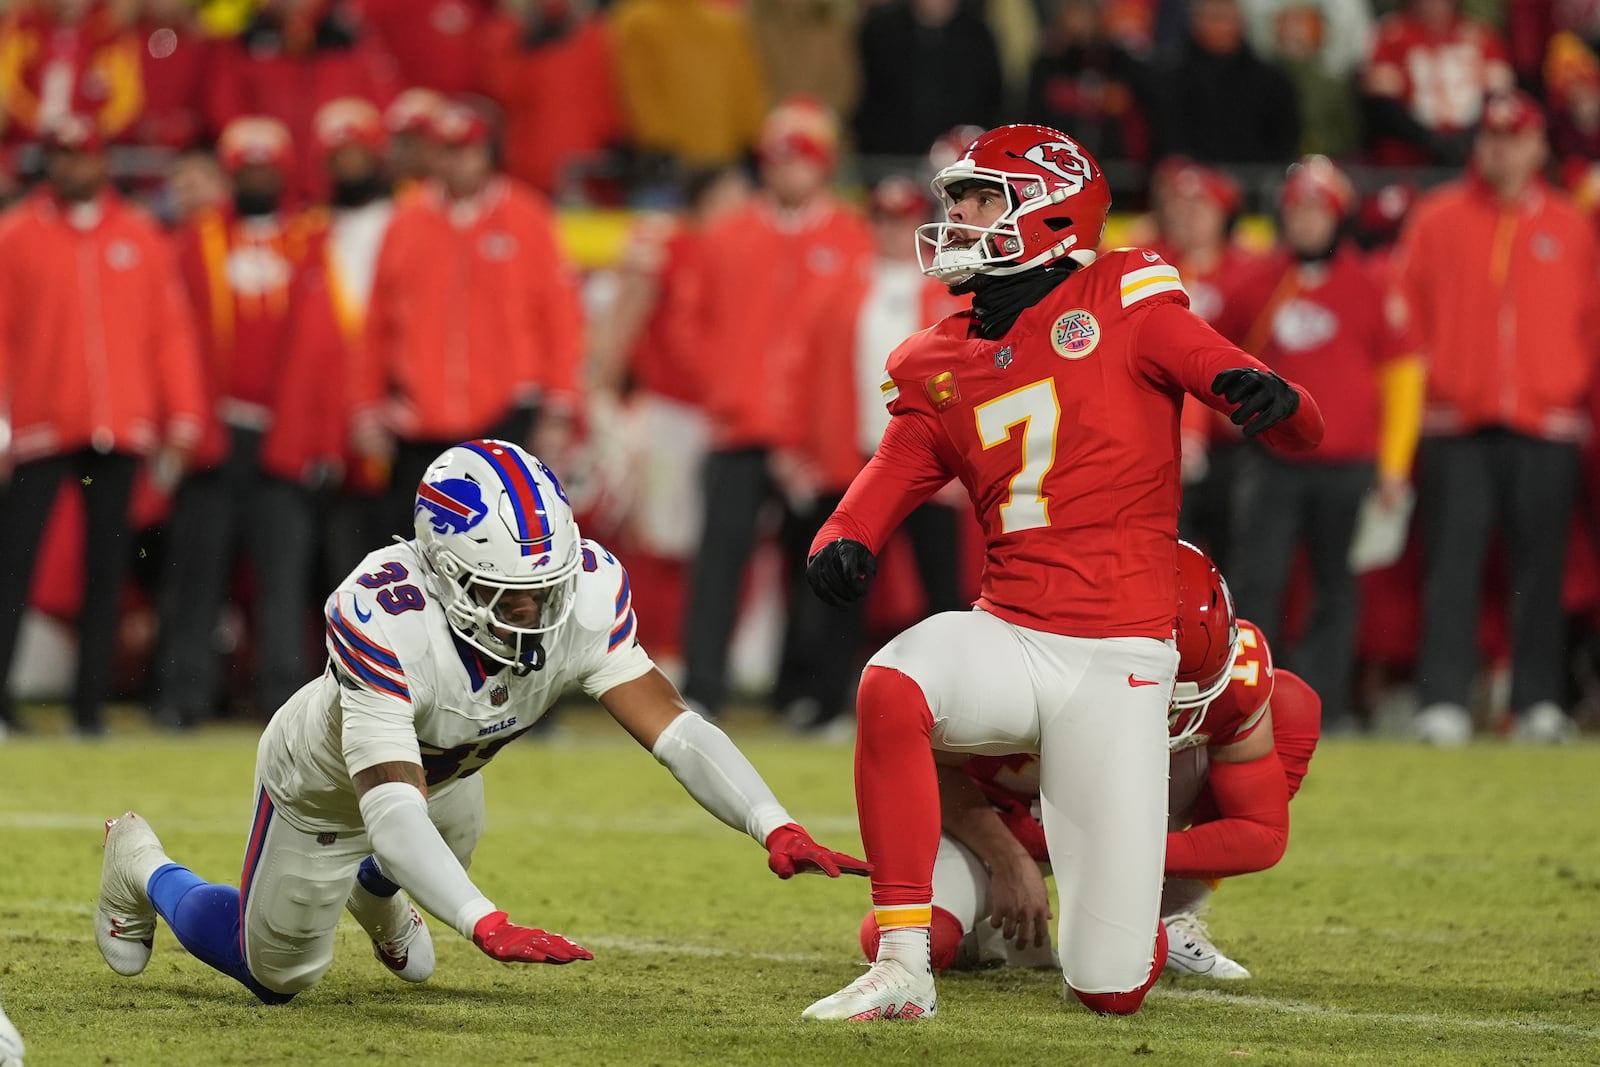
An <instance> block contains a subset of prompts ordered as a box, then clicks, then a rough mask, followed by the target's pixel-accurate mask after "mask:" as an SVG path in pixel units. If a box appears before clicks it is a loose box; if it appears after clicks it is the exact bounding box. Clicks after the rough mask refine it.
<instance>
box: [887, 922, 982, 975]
mask: <svg viewBox="0 0 1600 1067" xmlns="http://www.w3.org/2000/svg"><path fill="white" fill-rule="evenodd" d="M882 936H883V934H882V933H881V932H880V931H879V930H878V914H877V912H872V911H869V912H867V914H866V915H865V916H863V917H862V919H861V952H862V954H863V955H864V956H866V957H867V962H868V963H877V962H878V939H879V938H880V937H882ZM964 936H965V935H964V934H962V932H961V920H960V919H957V918H956V917H955V916H954V915H951V914H950V913H949V912H948V911H945V910H944V909H943V908H934V909H933V929H932V931H931V932H930V934H929V948H930V954H931V956H932V963H933V973H934V974H943V973H944V972H945V971H947V970H949V969H950V965H951V964H952V963H954V962H955V961H956V952H957V951H958V950H959V949H960V948H961V939H962V937H964Z"/></svg>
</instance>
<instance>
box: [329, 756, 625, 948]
mask: <svg viewBox="0 0 1600 1067" xmlns="http://www.w3.org/2000/svg"><path fill="white" fill-rule="evenodd" d="M352 781H353V782H354V783H355V787H356V796H357V797H358V798H359V799H360V803H361V819H362V822H364V823H365V824H366V827H367V839H368V840H369V841H370V842H371V843H372V852H373V854H374V855H375V856H377V858H378V866H379V867H380V868H382V870H383V874H384V877H386V878H388V879H389V880H391V881H393V882H397V883H399V884H400V885H401V886H402V887H403V888H404V889H405V890H406V891H407V892H408V893H410V894H411V897H412V899H413V900H415V901H416V902H417V903H418V904H421V905H422V906H423V907H424V908H425V909H427V910H428V912H430V913H431V914H433V915H437V916H438V917H439V918H441V919H444V920H446V921H447V922H449V923H450V924H451V925H452V926H454V927H455V928H456V929H457V930H458V931H459V932H460V933H461V936H462V937H467V938H471V939H472V942H473V944H475V945H477V946H478V947H479V948H480V949H482V950H483V951H484V952H485V953H487V954H488V955H490V956H492V957H494V958H495V959H497V960H500V961H501V962H503V963H571V962H572V961H573V960H592V959H594V954H593V953H591V952H590V951H589V950H588V949H586V948H584V947H583V946H581V945H577V944H574V943H573V942H571V941H568V940H567V939H566V938H564V937H562V936H561V935H560V934H552V933H547V932H546V931H544V930H536V929H533V928H532V927H527V926H517V925H515V924H513V923H512V922H511V921H510V920H509V919H508V918H507V916H506V913H505V912H503V911H499V910H497V909H496V908H495V906H494V905H493V904H491V903H490V902H489V898H488V897H485V896H484V895H483V894H482V893H481V892H479V890H478V887H477V886H475V885H473V884H472V879H470V878H468V877H467V872H466V870H465V869H464V868H463V867H462V866H461V861H460V860H458V859H456V856H455V853H453V852H451V851H450V846H449V845H446V844H445V843H444V838H442V837H440V836H439V830H438V828H437V827H435V826H434V825H433V820H432V819H430V818H429V817H428V780H427V777H426V775H425V774H424V773H423V770H422V765H421V764H419V763H411V762H409V761H404V760H395V761H391V762H388V763H378V764H374V765H373V766H371V767H367V768H365V769H363V770H360V771H357V772H356V773H355V775H354V777H353V779H352Z"/></svg>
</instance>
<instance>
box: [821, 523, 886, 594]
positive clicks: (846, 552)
mask: <svg viewBox="0 0 1600 1067" xmlns="http://www.w3.org/2000/svg"><path fill="white" fill-rule="evenodd" d="M877 573H878V561H877V559H876V558H874V556H873V555H872V551H871V550H870V549H868V548H867V546H866V545H864V544H862V543H861V542H860V541H852V540H850V539H849V538H848V537H841V538H839V539H838V540H837V541H830V542H828V543H827V544H825V545H823V546H822V548H821V549H819V550H818V551H817V554H816V555H814V556H812V557H811V561H810V562H809V563H807V564H806V581H808V582H810V583H811V588H812V589H813V590H814V591H815V592H816V594H817V596H819V597H821V598H822V599H823V600H824V601H826V602H827V603H829V604H832V605H833V606H834V607H836V608H844V607H849V606H850V605H851V604H853V603H854V602H855V601H857V600H860V599H861V598H862V597H864V596H866V595H867V586H868V585H870V584H871V582H872V576H873V575H875V574H877Z"/></svg>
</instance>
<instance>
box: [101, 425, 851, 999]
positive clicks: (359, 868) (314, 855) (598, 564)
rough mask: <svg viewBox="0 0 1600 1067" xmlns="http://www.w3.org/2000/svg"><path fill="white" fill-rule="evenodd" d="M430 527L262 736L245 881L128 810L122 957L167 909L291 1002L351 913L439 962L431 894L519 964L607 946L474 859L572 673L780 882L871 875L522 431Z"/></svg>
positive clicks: (339, 604) (192, 940) (499, 447)
mask: <svg viewBox="0 0 1600 1067" xmlns="http://www.w3.org/2000/svg"><path fill="white" fill-rule="evenodd" d="M415 528H416V540H414V541H406V542H398V543H396V544H392V545H389V546H387V547H385V548H382V549H379V550H378V551H376V552H374V553H372V554H371V555H369V556H368V557H367V558H366V559H365V560H363V561H362V563H361V565H360V566H359V567H358V568H357V569H356V570H355V572H354V573H352V574H351V575H350V576H349V578H348V579H346V581H345V582H344V583H343V584H342V585H340V586H339V588H338V589H336V590H335V591H334V593H333V595H332V596H330V597H329V598H328V602H327V607H326V609H325V614H326V622H327V647H328V666H327V669H326V670H325V671H324V672H323V674H322V676H321V677H320V678H317V679H316V680H315V681H312V682H310V683H308V684H307V685H306V686H305V687H303V688H302V689H301V690H300V691H299V692H298V693H296V694H295V695H294V696H293V697H291V698H290V699H289V701H288V702H287V703H286V704H285V705H284V706H283V707H282V708H281V709H279V711H278V713H277V714H276V715H275V716H274V717H273V719H272V721H271V723H270V724H269V725H268V726H267V729H266V731H265V733H263V735H262V737H261V744H260V747H259V750H258V753H257V759H256V783H255V795H256V808H255V816H254V819H253V820H252V823H251V826H250V832H249V837H248V844H247V847H246V849H245V860H244V870H243V874H242V876H241V879H240V883H239V887H238V888H237V889H236V888H234V887H233V886H231V885H221V884H215V883H208V882H206V881H204V880H203V879H201V878H200V877H198V876H197V875H195V874H194V873H193V872H191V871H189V870H188V869H186V868H184V867H181V866H179V865H178V864H176V863H174V862H172V860H171V859H169V858H168V857H167V855H166V853H165V852H164V851H163V850H162V847H161V842H160V841H159V840H157V838H156V835H155V833H154V832H153V831H152V830H151V828H150V826H149V824H148V823H146V822H145V821H144V820H143V819H141V818H140V817H139V816H138V815H136V814H134V813H132V812H129V813H127V814H126V815H124V816H122V817H121V818H119V819H114V820H112V821H110V822H108V823H107V824H106V838H105V859H104V866H103V871H102V874H101V882H100V901H99V906H98V907H97V908H96V910H95V920H94V921H95V939H96V942H97V943H98V944H99V947H100V952H101V954H102V955H104V956H105V959H106V962H107V963H109V964H110V965H111V968H112V970H114V971H116V972H117V973H118V974H123V975H133V974H138V973H139V972H140V971H141V970H143V969H144V967H145V964H146V963H147V962H148V961H149V959H150V952H151V944H152V939H153V937H154V935H155V925H156V922H155V920H156V916H157V915H158V914H159V915H160V916H161V917H162V918H163V919H165V920H166V922H167V925H168V926H169V927H171V928H172V931H173V933H174V934H175V935H176V936H177V938H178V940H179V941H180V942H181V943H182V944H183V946H184V947H185V948H186V949H188V950H189V952H190V953H191V954H193V955H194V956H196V957H198V958H199V959H201V960H203V961H204V962H206V963H208V964H210V965H211V966H212V967H214V968H216V969H217V970H219V971H222V972H223V973H224V974H227V975H229V976H230V977H232V978H235V979H237V980H238V981H239V982H241V983H242V984H243V985H245V986H246V987H247V988H249V989H250V990H251V992H253V993H255V994H256V996H257V997H259V998H260V999H261V1000H263V1001H265V1002H267V1003H282V1002H284V1001H287V1000H289V999H290V998H291V997H293V996H294V995H295V994H296V993H299V992H300V991H301V990H304V989H306V988H308V987H309V986H311V985H313V984H314V983H315V982H316V981H317V980H318V979H320V978H321V977H322V975H323V974H324V973H326V971H327V969H328V966H329V964H330V963H331V962H332V960H333V942H334V930H335V927H336V926H337V924H338V921H339V914H340V912H341V911H343V910H344V909H346V908H348V909H349V910H350V912H351V914H352V915H354V916H355V918H356V919H357V921H359V922H360V924H361V925H362V927H363V928H364V929H365V930H366V931H367V933H368V935H369V936H370V937H371V938H372V941H373V946H374V951H375V953H376V955H377V957H378V959H379V960H380V961H382V962H383V963H384V964H385V965H386V966H388V967H389V968H390V969H391V970H393V971H395V972H396V973H398V974H399V976H400V977H401V978H403V979H405V980H407V981H413V982H419V981H422V980H424V979H426V978H427V977H428V976H429V975H430V974H431V973H432V971H433V963H434V951H433V942H432V940H431V938H430V935H429V933H428V928H427V926H426V925H425V924H424V922H423V921H422V918H421V916H420V915H419V913H418V912H417V910H416V908H414V907H413V906H412V901H415V903H416V904H417V905H419V906H420V907H421V908H422V909H423V910H424V911H427V912H428V913H430V914H432V915H434V916H435V917H437V918H438V919H440V920H441V921H443V922H445V923H448V924H449V925H451V926H453V927H455V929H456V930H457V931H458V932H460V934H461V935H462V936H463V937H468V938H471V939H472V941H473V943H474V944H476V945H477V946H478V947H479V948H480V949H482V950H483V951H484V952H485V953H487V954H488V955H490V956H492V957H493V958H495V959H497V960H501V961H503V962H508V963H516V962H521V963H569V962H572V961H573V960H587V959H592V958H593V956H592V955H591V954H590V953H589V952H588V950H586V949H584V948H583V947H582V946H580V945H577V944H575V943H573V942H571V941H569V940H567V939H566V938H564V937H562V936H560V935H559V934H554V933H547V932H546V931H544V930H538V929H533V928H531V927H526V926H520V925H517V924H514V923H512V922H511V921H510V920H509V919H508V917H507V915H506V913H505V912H504V911H501V910H500V909H498V908H496V907H495V905H494V904H493V903H491V902H490V900H489V899H488V897H486V896H485V895H484V894H483V892H482V891H481V890H479V889H478V887H477V886H476V885H474V884H473V882H472V881H471V879H470V878H468V876H467V866H468V864H469V863H470V862H471V859H472V852H473V848H474V846H476V844H477V841H478V837H479V835H480V833H481V831H482V828H483V811H484V806H483V778H482V777H481V776H480V775H479V774H478V773H477V772H478V771H479V770H480V769H481V768H482V767H483V766H484V765H485V764H486V763H488V762H489V760H490V759H491V758H492V757H493V756H494V754H495V753H496V752H498V751H499V750H500V749H501V748H503V747H505V745H506V744H508V743H509V742H511V741H512V740H514V739H515V738H516V737H518V736H519V735H521V734H522V733H523V732H524V731H526V730H528V729H529V728H530V727H531V726H533V724H534V723H535V722H536V721H537V720H538V719H539V717H540V716H541V715H543V714H544V713H545V711H546V710H548V709H549V707H550V706H551V705H552V704H553V703H555V701H556V699H557V698H558V697H559V696H560V695H561V693H562V691H563V690H564V689H565V688H566V687H567V686H568V685H569V684H570V683H576V684H578V685H580V686H582V687H583V688H584V689H585V690H586V691H587V692H588V693H589V694H590V695H591V696H593V697H595V698H596V699H598V700H599V702H600V703H601V704H602V705H603V706H604V707H605V709H606V710H607V711H608V712H610V713H611V715H612V716H613V717H614V718H615V719H616V720H617V721H618V722H619V723H621V724H622V726H623V728H624V729H626V730H627V731H628V733H629V734H631V735H632V736H633V737H634V739H635V740H637V741H638V742H639V743H640V744H641V745H643V746H644V747H645V748H646V749H648V750H649V751H650V753H651V754H652V755H653V756H655V758H656V759H657V760H659V761H660V762H661V763H663V764H665V765H666V767H667V768H668V769H669V770H670V771H671V772H672V773H673V775H674V776H675V777H676V778H677V779H678V780H679V782H681V783H682V784H683V786H684V788H685V789H687V790H688V792H689V794H690V795H691V796H693V797H694V798H695V800H697V801H699V803H700V804H701V805H702V806H703V807H704V808H705V809H706V810H707V811H709V812H711V813H712V814H713V815H715V816H716V817H717V818H719V819H721V820H722V821H723V822H725V823H727V824H728V825H730V826H732V827H734V828H736V829H741V830H744V831H745V832H746V833H748V834H750V835H751V836H752V837H754V838H755V839H756V840H757V841H759V842H761V843H762V844H763V845H764V846H765V847H766V849H767V853H768V865H769V866H770V867H771V869H772V870H773V872H774V873H775V874H777V875H778V876H779V877H780V878H788V877H790V876H791V875H793V874H795V873H796V872H799V871H821V872H822V873H825V874H827V875H829V876H830V877H837V876H838V875H839V874H841V873H848V874H865V873H867V870H868V868H867V865H866V864H865V863H863V862H862V861H861V860H857V859H854V858H852V857H850V856H847V855H844V854H842V853H838V852H833V851H831V850H829V849H825V848H823V847H822V846H820V845H818V844H816V842H814V841H812V839H811V837H810V835H809V834H807V833H806V832H805V830H803V829H802V828H801V827H800V826H798V825H797V824H796V823H795V822H794V821H793V820H791V819H790V817H789V814H788V812H787V811H785V810H784V808H783V806H782V805H781V804H779V803H778V801H777V798H776V797H774V796H773V795H772V791H771V790H770V789H768V788H767V785H766V783H765V782H764V781H762V779H761V776H760V775H759V774H758V773H757V772H756V770H755V768H754V767H752V766H751V765H750V763H749V761H748V760H746V759H745V757H744V755H743V754H742V753H740V751H739V750H738V749H737V748H736V747H734V744H733V742H732V741H730V740H729V739H728V737H727V735H726V734H724V733H723V732H722V731H721V730H719V729H718V728H717V727H716V726H714V725H713V724H711V723H709V722H707V721H706V720H705V719H703V718H701V717H700V716H699V715H697V714H695V713H694V712H692V711H690V710H689V709H688V708H687V707H686V706H685V705H684V703H683V700H682V698H681V697H680V696H679V695H678V692H677V690H676V689H675V688H674V687H673V685H672V683H671V682H670V681H668V680H667V678H666V677H665V676H664V675H663V674H662V673H661V672H660V671H659V670H657V669H656V667H655V665H654V664H653V663H652V662H651V660H650V657H649V656H648V655H646V654H645V651H644V650H643V649H642V648H640V647H639V644H638V641H637V639H636V637H635V633H634V631H635V620H634V612H633V603H632V594H631V593H630V591H629V586H628V575H627V572H626V571H625V570H623V568H622V565H621V564H620V563H618V562H617V560H616V559H615V557H613V556H612V555H611V554H610V553H609V552H607V551H606V550H605V549H604V548H602V547H601V546H600V545H598V544H596V543H595V542H593V541H585V540H582V538H581V535H580V534H579V531H578V526H577V523H575V522H574V521H573V518H572V509H571V507H570V506H569V504H568V502H567V499H566V494H565V493H564V491H563V490H562V488H561V484H560V483H559V482H558V481H557V480H556V477H555V475H554V474H552V473H551V472H550V470H549V469H548V468H547V467H545V466H544V464H542V463H540V462H539V461H538V460H537V459H535V458H534V457H533V456H531V455H529V454H528V453H526V452H524V451H523V450H522V449H520V448H518V447H517V446H515V445H512V444H507V443H505V442H503V441H489V440H480V441H467V442H464V443H462V444H460V445H456V446H455V447H453V448H450V449H447V450H446V451H445V452H444V453H443V454H442V455H441V456H440V457H439V458H438V459H437V460H435V461H434V463H433V464H432V465H431V466H430V467H429V468H428V470H427V472H426V473H425V474H424V475H423V478H422V481H421V483H420V485H419V486H418V489H417V500H416V510H415Z"/></svg>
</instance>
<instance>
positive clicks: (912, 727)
mask: <svg viewBox="0 0 1600 1067" xmlns="http://www.w3.org/2000/svg"><path fill="white" fill-rule="evenodd" d="M932 732H933V712H931V711H930V710H929V709H928V700H927V698H926V697H924V696H923V695H922V689H921V687H920V686H918V685H917V683H916V682H913V681H912V680H911V679H910V678H908V677H906V676H905V675H904V674H901V673H900V672H899V671H896V670H891V669H889V668H887V667H868V668H867V669H866V671H864V672H863V673H862V675H861V687H860V690H859V691H858V693H857V696H856V811H857V813H858V817H859V818H860V820H861V840H862V843H863V844H864V845H865V846H866V852H867V860H868V861H869V862H870V863H871V864H872V903H873V906H874V907H876V908H878V909H879V910H880V911H883V910H885V909H891V908H905V909H913V908H916V909H926V908H928V906H929V903H930V902H931V901H932V900H933V861H934V857H935V856H937V855H938V853H939V777H938V772H937V771H936V770H935V768H934V764H933V749H932V748H931V747H930V744H929V736H930V735H931V734H932ZM878 918H879V921H880V924H881V925H904V926H926V925H928V923H929V921H930V920H929V919H928V917H927V916H926V914H925V913H924V914H923V916H922V918H921V919H920V921H916V920H915V919H913V917H911V916H910V915H906V916H905V918H906V920H907V921H905V922H900V923H884V922H883V918H884V917H883V916H882V915H879V917H878Z"/></svg>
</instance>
